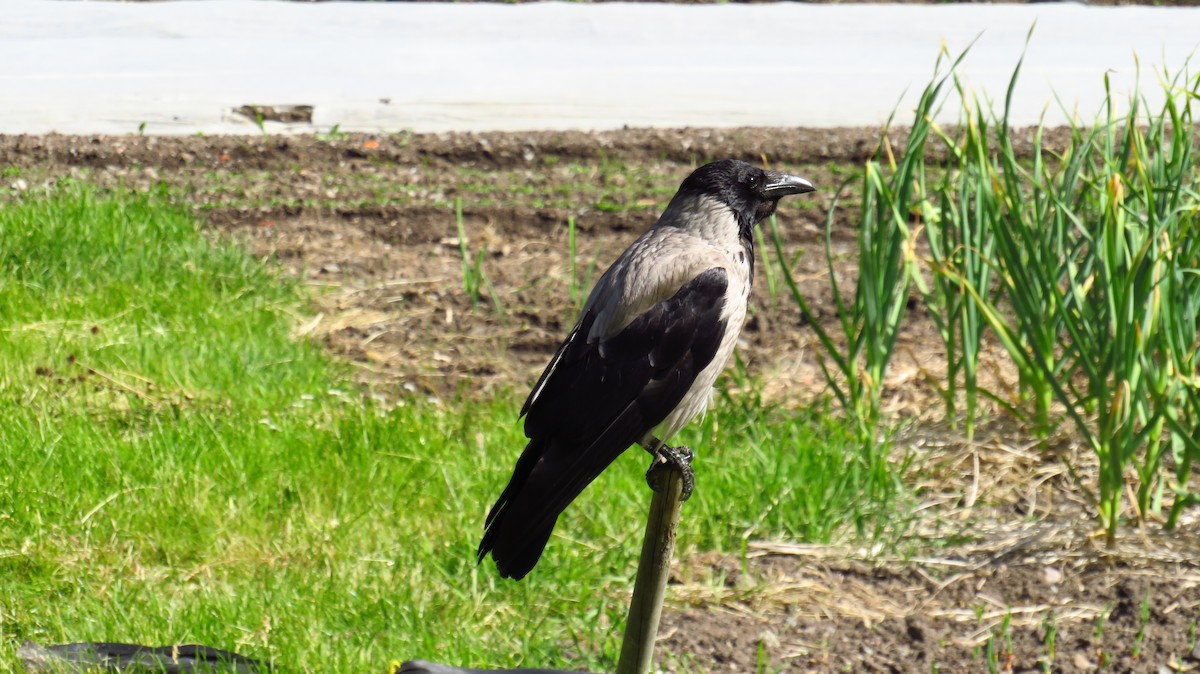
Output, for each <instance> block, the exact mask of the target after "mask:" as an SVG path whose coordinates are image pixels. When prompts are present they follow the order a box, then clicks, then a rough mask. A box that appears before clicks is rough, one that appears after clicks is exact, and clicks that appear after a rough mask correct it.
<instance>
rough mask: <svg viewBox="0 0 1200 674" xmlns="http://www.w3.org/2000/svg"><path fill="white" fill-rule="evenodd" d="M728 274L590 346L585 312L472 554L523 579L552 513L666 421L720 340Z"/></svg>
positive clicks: (690, 287) (539, 395) (717, 272)
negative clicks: (487, 557) (526, 443)
mask: <svg viewBox="0 0 1200 674" xmlns="http://www.w3.org/2000/svg"><path fill="white" fill-rule="evenodd" d="M728 285H729V283H728V276H727V274H726V271H725V269H724V268H722V267H714V268H711V269H708V270H707V271H704V272H702V273H701V274H699V275H697V276H696V277H694V278H693V279H691V280H690V281H688V282H686V283H684V284H683V285H682V286H681V287H680V288H679V290H678V291H677V292H676V293H675V294H674V295H673V296H671V297H670V298H668V299H666V300H663V301H662V302H659V303H658V304H655V305H654V306H652V307H651V308H650V309H648V310H647V311H645V312H644V313H642V314H641V315H639V316H638V317H637V318H635V319H634V320H633V321H632V322H630V323H629V324H628V325H627V326H625V328H623V329H622V330H621V331H620V332H619V333H617V334H616V335H614V336H612V337H610V338H609V339H606V340H601V341H592V342H589V341H588V333H589V332H590V330H591V328H592V323H593V322H594V321H595V318H596V315H595V312H594V311H593V310H589V311H588V312H587V313H585V314H584V316H583V318H582V319H580V322H579V324H578V325H577V326H576V327H575V329H574V330H573V331H572V332H571V336H570V337H568V338H567V341H566V342H565V343H563V345H562V346H561V347H560V348H559V350H558V352H557V353H556V354H555V356H554V358H553V359H551V361H550V365H549V366H548V367H547V368H546V371H545V372H544V373H543V374H542V377H541V379H540V380H539V381H538V383H537V385H536V386H535V387H534V390H533V393H532V394H531V395H530V397H529V399H528V400H527V401H526V403H525V406H524V408H523V409H522V413H523V414H525V415H526V416H525V435H526V436H528V437H529V444H528V445H527V446H526V447H525V451H524V452H523V453H522V454H521V458H520V459H519V460H518V461H517V465H516V468H515V469H514V470H513V476H512V479H511V480H510V481H509V483H508V486H507V487H505V489H504V491H503V492H502V493H501V494H500V498H499V500H497V502H496V505H495V506H493V507H492V510H491V512H490V513H489V514H488V517H487V522H486V524H485V532H484V536H483V541H482V542H481V543H480V545H479V557H480V559H482V558H483V556H484V555H486V554H487V553H488V552H491V553H492V558H493V559H495V560H496V566H497V568H499V570H500V573H501V575H503V576H506V577H512V578H518V579H519V578H522V577H523V576H524V575H525V574H526V573H528V572H529V570H530V569H532V568H533V566H534V564H536V563H537V560H538V558H539V557H540V556H541V553H542V549H543V548H544V547H545V544H546V541H547V539H549V537H550V532H551V531H552V530H553V528H554V523H555V521H556V520H557V519H558V515H559V514H560V513H562V511H563V510H564V509H565V508H566V507H567V505H568V504H570V502H571V501H573V500H574V499H575V497H576V496H578V495H579V493H580V492H581V491H583V489H584V487H586V486H587V485H588V484H589V483H590V482H591V481H592V480H594V479H595V478H596V476H597V475H599V474H600V472H601V471H603V470H604V469H605V468H606V467H608V465H609V464H610V463H612V462H613V461H614V460H615V459H616V458H617V456H619V455H620V454H621V452H623V451H625V450H626V449H627V448H628V447H629V446H630V445H632V444H633V443H634V442H636V441H638V440H639V439H641V438H642V437H643V436H644V435H645V434H646V433H647V432H649V431H651V430H652V429H654V427H655V426H657V425H659V424H660V423H662V422H663V420H664V419H666V417H667V415H669V414H670V413H671V412H672V411H673V410H674V409H675V407H676V406H677V405H679V402H680V400H682V399H683V397H684V395H685V394H686V393H687V392H688V390H689V389H690V388H691V387H692V384H693V383H694V382H695V380H696V375H697V374H699V373H700V371H701V370H703V369H704V368H705V367H706V366H708V364H709V363H711V362H712V360H713V358H714V356H715V355H716V353H717V349H718V347H719V346H720V344H721V339H722V337H724V335H725V329H726V324H725V320H724V319H723V318H722V316H721V314H722V310H723V309H724V306H725V292H726V290H727V288H728Z"/></svg>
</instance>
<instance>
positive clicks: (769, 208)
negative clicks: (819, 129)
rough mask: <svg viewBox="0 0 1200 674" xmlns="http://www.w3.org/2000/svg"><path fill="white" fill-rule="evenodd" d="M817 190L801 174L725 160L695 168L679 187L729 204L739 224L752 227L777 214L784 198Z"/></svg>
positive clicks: (681, 192) (682, 193)
mask: <svg viewBox="0 0 1200 674" xmlns="http://www.w3.org/2000/svg"><path fill="white" fill-rule="evenodd" d="M816 189H817V188H816V187H814V186H813V184H812V183H811V182H809V181H808V180H806V179H804V178H801V177H799V176H793V175H788V174H786V173H780V172H779V171H770V170H766V169H760V168H758V167H757V166H753V165H751V164H747V163H746V162H744V161H738V160H736V159H722V160H720V161H715V162H712V163H711V164H705V165H704V166H701V167H700V168H698V169H696V170H695V171H692V174H691V175H690V176H688V177H687V179H685V180H684V181H683V184H682V185H680V186H679V194H680V195H688V196H693V197H695V196H708V197H712V198H714V199H716V200H718V201H720V202H722V203H724V204H725V205H727V206H729V208H730V209H731V210H732V211H733V212H734V214H735V215H736V216H737V219H738V223H739V225H741V226H742V227H743V228H747V229H749V228H753V227H754V225H757V224H758V223H760V222H762V221H763V220H765V219H766V218H767V217H769V216H770V215H771V214H772V213H774V212H775V207H776V206H778V205H779V200H780V199H782V198H783V197H786V196H787V195H789V194H804V193H805V192H813V191H815V190H816Z"/></svg>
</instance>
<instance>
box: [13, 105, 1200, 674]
mask: <svg viewBox="0 0 1200 674" xmlns="http://www.w3.org/2000/svg"><path fill="white" fill-rule="evenodd" d="M878 135H879V132H878V130H873V129H835V130H802V129H735V130H712V129H674V130H625V131H621V132H611V133H599V134H591V133H579V132H571V133H518V134H501V133H496V134H445V135H412V134H394V135H386V136H384V135H380V136H363V135H353V136H345V135H338V136H336V137H253V138H246V137H208V138H204V137H188V138H163V137H137V136H129V137H94V138H93V137H73V136H54V135H51V136H8V137H4V136H0V172H2V175H3V178H2V179H0V199H2V198H11V196H10V197H4V196H3V195H5V194H7V195H12V194H15V193H18V192H24V191H28V190H38V189H42V188H43V186H45V185H47V184H52V183H54V182H57V181H60V180H63V179H71V178H74V179H80V180H86V181H89V182H93V183H98V184H101V185H104V186H108V187H112V188H120V189H129V188H132V189H138V190H147V189H159V190H164V191H165V192H166V193H167V194H169V195H172V196H173V198H176V199H177V200H179V202H180V203H183V204H187V205H188V206H189V207H190V208H193V209H194V210H195V212H196V214H197V216H198V218H199V219H200V221H201V223H203V226H204V227H206V228H207V229H209V230H210V231H212V232H213V233H214V235H221V236H233V237H237V238H239V239H242V240H244V241H246V242H247V244H248V245H249V246H250V248H251V249H252V250H253V251H254V252H255V253H256V254H257V255H260V256H262V257H264V258H268V259H270V260H272V261H273V263H274V264H278V265H279V266H280V267H281V268H283V269H284V270H286V271H287V273H289V274H292V275H294V276H295V277H297V278H300V279H303V280H304V282H306V283H308V284H310V285H311V286H313V287H314V288H315V289H316V300H315V302H314V307H313V309H312V312H311V314H310V315H307V316H302V317H298V318H297V326H298V327H297V332H298V334H301V335H305V336H308V337H309V338H312V339H316V340H319V341H320V342H321V343H323V344H324V345H325V346H326V347H327V348H328V349H329V350H330V352H331V353H334V354H336V355H337V356H338V357H340V358H342V359H344V360H345V361H346V362H348V363H351V364H352V366H353V370H354V373H355V376H356V377H357V378H358V380H359V381H361V382H362V384H363V385H364V386H365V387H366V388H368V389H369V390H370V391H371V393H372V394H373V395H376V396H378V397H381V398H383V399H386V400H397V399H400V398H404V397H410V396H414V395H416V396H426V397H431V398H437V399H442V400H459V399H468V400H469V399H470V398H472V397H477V396H486V395H493V394H505V395H513V396H521V395H523V394H524V392H525V390H526V389H527V387H528V386H529V385H530V384H531V382H532V381H533V380H534V379H535V378H536V376H537V375H538V374H539V373H540V372H541V369H542V367H543V366H544V365H545V363H546V361H547V360H548V358H549V357H550V355H551V353H552V352H553V350H554V348H555V347H556V346H557V345H558V343H559V341H560V340H561V339H562V338H563V337H564V336H565V334H566V331H567V330H568V329H569V328H570V324H571V323H572V322H573V320H574V318H575V312H576V308H575V307H576V300H574V299H573V298H572V292H573V288H574V289H575V292H577V293H579V292H583V293H585V292H586V290H587V289H588V287H589V285H588V280H589V278H595V276H597V275H598V274H599V273H600V272H602V271H603V268H604V266H605V265H606V264H607V262H608V261H610V260H611V259H612V258H613V257H615V255H616V254H617V253H618V252H619V251H620V250H621V249H622V248H623V247H624V246H625V245H627V244H628V243H629V242H630V241H631V240H632V239H633V238H634V237H636V236H637V234H638V233H640V232H641V231H642V230H644V229H645V228H647V227H649V226H650V225H651V224H652V223H653V221H654V219H655V218H656V217H657V215H658V213H659V211H660V210H661V209H662V207H663V206H665V204H666V202H667V200H669V199H670V197H671V195H672V194H673V193H674V190H675V188H676V187H677V186H678V184H679V182H680V181H681V180H682V179H683V178H684V177H685V176H686V175H687V173H688V172H689V171H690V170H691V168H692V167H694V166H695V165H697V164H699V163H702V162H704V161H707V160H709V159H714V158H722V157H737V158H742V159H746V160H749V161H754V162H757V163H760V164H761V163H768V164H771V165H773V166H776V167H783V168H787V169H789V170H793V171H797V172H800V173H802V174H804V175H806V176H808V177H810V178H811V179H812V180H813V181H814V182H816V183H817V184H818V185H819V186H820V187H821V188H822V190H821V192H819V193H818V194H817V195H813V196H812V197H811V198H808V197H806V198H803V199H793V200H790V201H785V202H784V204H783V206H782V207H781V209H780V213H779V219H778V220H779V227H780V231H781V235H782V239H783V242H784V248H785V250H786V252H787V255H788V256H789V257H792V256H796V274H797V279H798V282H799V287H800V289H801V291H802V292H803V293H804V294H805V296H806V297H807V299H808V301H809V302H810V303H812V304H813V306H815V307H816V308H817V309H818V311H819V312H821V320H822V322H823V323H827V324H828V325H829V326H832V323H831V322H830V321H832V319H833V304H832V296H831V293H830V290H829V287H830V271H829V268H828V266H827V264H826V262H825V259H824V250H823V231H824V222H825V217H826V215H825V214H826V213H827V211H828V210H829V208H830V206H831V204H832V203H833V198H834V195H835V193H836V192H837V188H838V187H839V186H840V185H841V184H842V183H843V182H844V181H846V180H853V179H854V177H855V176H857V175H858V170H859V169H858V167H860V166H861V164H862V162H863V161H864V160H865V159H867V158H868V157H870V156H871V154H872V153H873V152H874V150H875V148H876V147H877V145H878ZM892 140H893V142H895V143H897V144H902V143H903V140H904V138H903V134H902V133H901V134H896V136H895V137H894V138H893V139H892ZM456 203H461V209H462V226H463V231H464V232H465V234H466V237H465V240H464V241H460V234H459V227H458V224H457V222H456V215H455V207H456ZM843 205H845V206H847V207H848V208H847V209H840V210H838V211H837V213H838V215H837V216H836V217H835V221H834V226H833V237H832V242H833V248H834V251H835V263H834V264H833V272H832V273H833V275H834V278H836V279H837V280H838V281H839V282H841V283H843V284H847V283H852V282H853V279H854V276H855V273H856V269H855V268H854V265H853V263H852V261H851V257H852V256H851V252H852V250H853V247H854V230H853V226H852V223H851V221H850V220H849V215H848V214H850V213H852V212H853V206H854V205H855V204H854V203H853V201H852V200H844V201H843ZM569 220H573V221H574V223H575V226H576V229H577V237H576V238H577V243H576V245H577V252H576V255H575V256H574V259H575V263H576V264H575V272H576V281H575V283H574V284H572V281H571V279H570V273H571V272H570V269H571V255H570V253H569V246H568V231H569V230H568V221H569ZM464 247H465V249H466V251H467V256H466V257H467V266H468V267H476V266H477V267H479V268H481V269H482V271H483V273H484V274H486V277H487V280H486V282H483V283H481V291H480V292H479V294H478V296H475V297H472V296H471V295H470V294H469V293H468V292H467V291H466V290H465V289H464V283H463V276H464V272H463V266H464V261H463V255H462V249H463V248H464ZM589 270H590V272H591V273H590V276H589ZM769 286H770V283H769V282H768V276H767V273H766V265H763V264H760V265H759V271H758V283H757V285H756V289H755V309H754V311H753V314H752V316H751V317H750V319H749V322H748V324H747V327H746V330H745V332H744V336H745V339H744V343H743V345H742V349H741V356H742V359H743V360H744V361H745V364H746V369H747V372H748V374H749V375H750V376H751V378H753V379H756V380H758V381H761V382H762V384H763V385H764V387H765V395H766V396H767V397H768V399H770V400H774V401H777V402H778V403H779V404H785V405H796V404H803V403H804V402H805V401H807V400H810V399H812V398H814V397H816V396H819V395H822V394H823V386H824V385H823V379H822V375H821V371H820V368H819V366H818V364H817V361H816V359H815V356H814V353H815V352H814V350H813V347H814V346H815V345H816V339H815V337H814V336H813V334H812V331H811V329H809V328H808V326H806V325H805V322H804V320H803V319H802V317H801V315H800V312H799V311H798V310H797V309H796V307H795V304H794V302H792V301H791V299H790V298H789V297H788V296H787V291H786V290H785V289H784V288H782V287H778V286H777V288H776V293H774V294H772V292H771V290H770V287H769ZM913 306H914V311H913V312H911V316H910V320H909V321H908V323H907V325H906V328H905V331H904V333H903V335H902V337H901V340H900V346H899V349H898V352H897V357H896V361H895V363H894V365H893V367H892V370H891V373H890V374H889V379H888V381H887V387H888V409H889V412H890V413H892V414H894V415H897V416H898V417H900V418H904V419H914V420H918V421H919V422H920V423H918V424H915V425H913V428H914V429H916V430H914V431H912V432H910V434H909V436H908V437H906V438H905V439H904V443H905V444H906V446H908V447H911V448H912V449H913V451H914V452H915V455H916V456H917V461H918V463H919V464H920V466H921V470H920V471H919V472H917V473H914V475H915V477H914V479H918V480H920V483H919V484H918V485H917V489H918V494H919V495H920V497H921V499H922V502H923V505H922V507H921V509H920V516H919V518H918V520H919V524H918V525H917V526H916V527H915V533H914V535H913V536H911V537H910V541H911V545H910V548H909V549H905V550H903V551H899V550H856V549H851V548H840V547H830V546H821V547H809V546H798V545H795V544H790V543H786V542H763V543H758V544H755V545H754V546H752V548H751V550H750V552H749V554H748V555H747V557H746V558H745V559H744V560H743V559H739V558H733V557H728V556H720V555H714V554H712V553H705V552H701V551H688V550H685V551H681V555H680V560H679V562H678V564H677V568H676V573H675V579H674V581H675V585H674V587H673V591H672V593H671V597H672V599H671V605H670V607H669V608H668V610H667V612H666V614H665V616H664V626H663V651H664V653H665V659H664V661H663V662H664V665H665V666H666V667H667V669H670V670H672V671H673V670H675V669H678V668H679V667H681V666H682V664H680V663H692V664H693V665H696V666H699V667H701V668H703V669H704V670H707V671H713V672H744V671H759V666H760V664H761V665H762V669H761V671H795V672H809V671H812V672H903V673H909V672H912V673H917V672H921V673H929V672H936V671H940V672H976V671H979V672H986V671H998V672H1006V671H1007V672H1035V671H1036V672H1041V671H1055V672H1084V671H1107V672H1152V673H1155V674H1157V673H1158V672H1169V671H1191V670H1193V669H1195V670H1198V671H1200V649H1198V648H1197V646H1196V623H1197V620H1198V619H1200V542H1198V540H1197V539H1198V537H1197V535H1196V534H1197V529H1198V527H1200V525H1198V524H1197V521H1196V519H1195V518H1194V517H1193V518H1192V519H1189V520H1188V521H1186V522H1185V523H1184V524H1183V525H1182V529H1183V530H1182V531H1181V532H1179V533H1176V534H1169V535H1165V534H1161V533H1160V532H1159V531H1158V529H1159V527H1158V526H1157V525H1151V526H1149V527H1147V529H1146V530H1144V531H1142V530H1130V531H1127V532H1124V536H1123V537H1122V539H1121V542H1120V544H1119V545H1118V547H1116V548H1114V549H1108V548H1106V547H1105V546H1104V544H1103V541H1102V539H1099V538H1097V537H1096V536H1095V535H1094V534H1095V532H1094V523H1093V522H1092V521H1090V520H1089V519H1088V518H1087V517H1086V515H1085V512H1086V511H1085V508H1084V507H1083V505H1082V503H1081V498H1080V496H1079V493H1078V490H1077V488H1075V486H1074V483H1073V481H1072V480H1071V479H1070V477H1069V476H1068V475H1067V471H1066V468H1065V464H1064V462H1063V460H1064V458H1071V459H1072V461H1075V462H1076V463H1077V464H1078V465H1081V466H1083V468H1084V472H1085V475H1086V472H1087V458H1086V456H1085V453H1084V452H1083V451H1082V450H1081V448H1080V447H1079V446H1078V443H1076V442H1074V440H1073V439H1072V438H1070V437H1065V436H1064V437H1058V438H1053V439H1052V440H1051V442H1050V443H1048V445H1047V446H1046V447H1045V448H1040V449H1039V448H1038V447H1037V446H1036V445H1035V444H1034V443H1032V442H1030V441H1029V440H1028V438H1027V434H1025V433H1023V432H1022V429H1021V428H1020V426H1019V424H1015V423H1012V422H1011V421H1007V420H1004V419H1000V418H998V419H997V420H996V422H995V423H993V424H992V425H990V426H988V427H986V428H985V429H984V430H982V431H981V432H980V435H979V440H978V441H977V442H976V443H975V444H972V445H967V444H965V443H963V442H961V441H960V440H958V439H956V436H955V434H953V433H952V432H949V431H946V430H945V429H944V424H943V422H942V421H941V419H940V409H939V407H938V405H939V404H938V402H937V396H936V393H935V392H934V391H933V389H932V387H931V385H930V384H929V382H931V381H933V382H936V381H938V380H939V378H941V377H943V376H944V374H943V371H942V369H940V368H939V362H940V357H941V348H940V342H939V340H938V338H937V335H936V331H935V330H934V328H933V325H932V322H931V321H930V320H929V319H928V317H927V316H924V315H922V314H921V313H920V312H921V310H920V309H919V306H918V305H917V303H913ZM985 360H986V367H985V370H984V374H985V380H986V381H985V384H986V385H987V386H988V387H989V388H991V389H992V390H993V391H995V392H997V393H998V394H999V395H1002V396H1003V395H1006V393H1005V392H1006V391H1010V390H1012V389H1013V388H1015V377H1014V375H1013V374H1012V372H1011V371H1009V370H1008V369H1007V368H1006V366H1005V364H1004V359H1003V357H1002V356H1001V354H1000V352H999V351H998V350H997V349H995V348H994V347H992V348H990V349H989V351H988V352H987V354H986V356H985ZM1143 608H1145V610H1143ZM1051 626H1053V628H1052V627H1051ZM1052 630H1053V631H1054V634H1053V635H1051V634H1050V633H1049V632H1050V631H1052ZM989 644H990V645H989ZM1051 661H1052V663H1051Z"/></svg>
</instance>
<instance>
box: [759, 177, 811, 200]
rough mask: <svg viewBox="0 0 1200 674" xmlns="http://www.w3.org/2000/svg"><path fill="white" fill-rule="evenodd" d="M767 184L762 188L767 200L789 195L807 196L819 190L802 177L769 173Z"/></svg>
mask: <svg viewBox="0 0 1200 674" xmlns="http://www.w3.org/2000/svg"><path fill="white" fill-rule="evenodd" d="M766 173H767V182H766V184H765V185H763V186H762V195H763V196H764V197H766V198H767V199H771V200H776V199H781V198H783V197H786V196H787V195H789V194H805V193H807V192H816V191H817V188H816V186H815V185H813V184H812V183H811V182H809V181H808V180H807V179H805V178H801V177H800V176H794V175H789V174H787V173H780V172H778V171H767V172H766Z"/></svg>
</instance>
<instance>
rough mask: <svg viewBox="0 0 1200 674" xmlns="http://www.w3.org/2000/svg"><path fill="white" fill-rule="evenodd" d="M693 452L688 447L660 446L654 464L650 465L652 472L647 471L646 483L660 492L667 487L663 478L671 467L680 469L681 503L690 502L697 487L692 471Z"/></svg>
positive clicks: (656, 450) (655, 454) (694, 474)
mask: <svg viewBox="0 0 1200 674" xmlns="http://www.w3.org/2000/svg"><path fill="white" fill-rule="evenodd" d="M693 456H694V455H693V454H692V450H691V449H689V448H687V447H668V446H666V445H664V444H659V445H658V447H657V448H656V449H655V450H654V462H653V463H651V464H650V470H647V471H646V483H647V484H649V485H650V488H651V489H653V490H654V491H659V490H660V489H662V488H663V487H664V486H665V484H666V483H665V482H663V480H662V476H663V475H664V474H665V473H666V472H668V470H669V468H670V467H674V468H678V469H679V472H680V473H681V474H682V476H683V493H682V494H681V495H680V497H679V500H680V501H686V500H688V497H689V496H691V495H692V490H693V489H695V487H696V473H695V472H694V471H692V457H693Z"/></svg>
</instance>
